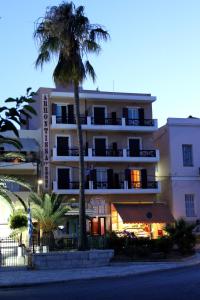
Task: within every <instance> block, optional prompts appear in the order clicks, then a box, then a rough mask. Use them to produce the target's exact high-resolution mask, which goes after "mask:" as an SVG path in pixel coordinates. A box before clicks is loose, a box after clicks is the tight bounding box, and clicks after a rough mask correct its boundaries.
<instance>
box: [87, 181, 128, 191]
mask: <svg viewBox="0 0 200 300" xmlns="http://www.w3.org/2000/svg"><path fill="white" fill-rule="evenodd" d="M93 189H97V190H98V189H100V190H101V189H124V181H120V182H118V183H115V184H109V183H108V182H107V181H95V182H93Z"/></svg>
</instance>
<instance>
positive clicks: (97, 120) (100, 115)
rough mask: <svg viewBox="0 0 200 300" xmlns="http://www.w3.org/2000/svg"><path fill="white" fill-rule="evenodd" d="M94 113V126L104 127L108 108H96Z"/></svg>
mask: <svg viewBox="0 0 200 300" xmlns="http://www.w3.org/2000/svg"><path fill="white" fill-rule="evenodd" d="M93 113H94V124H97V125H104V124H105V117H106V108H105V107H103V106H94V107H93Z"/></svg>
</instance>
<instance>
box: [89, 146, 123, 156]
mask: <svg viewBox="0 0 200 300" xmlns="http://www.w3.org/2000/svg"><path fill="white" fill-rule="evenodd" d="M92 156H111V157H121V156H123V150H122V149H109V148H108V149H92Z"/></svg>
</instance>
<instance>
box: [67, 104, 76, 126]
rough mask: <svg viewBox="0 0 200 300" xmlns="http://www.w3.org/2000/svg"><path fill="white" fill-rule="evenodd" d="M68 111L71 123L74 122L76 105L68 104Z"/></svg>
mask: <svg viewBox="0 0 200 300" xmlns="http://www.w3.org/2000/svg"><path fill="white" fill-rule="evenodd" d="M67 113H68V122H69V124H74V123H75V119H74V105H73V104H69V105H67Z"/></svg>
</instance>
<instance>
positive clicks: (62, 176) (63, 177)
mask: <svg viewBox="0 0 200 300" xmlns="http://www.w3.org/2000/svg"><path fill="white" fill-rule="evenodd" d="M57 182H58V189H59V190H63V189H69V182H70V169H69V168H58V169H57Z"/></svg>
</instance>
